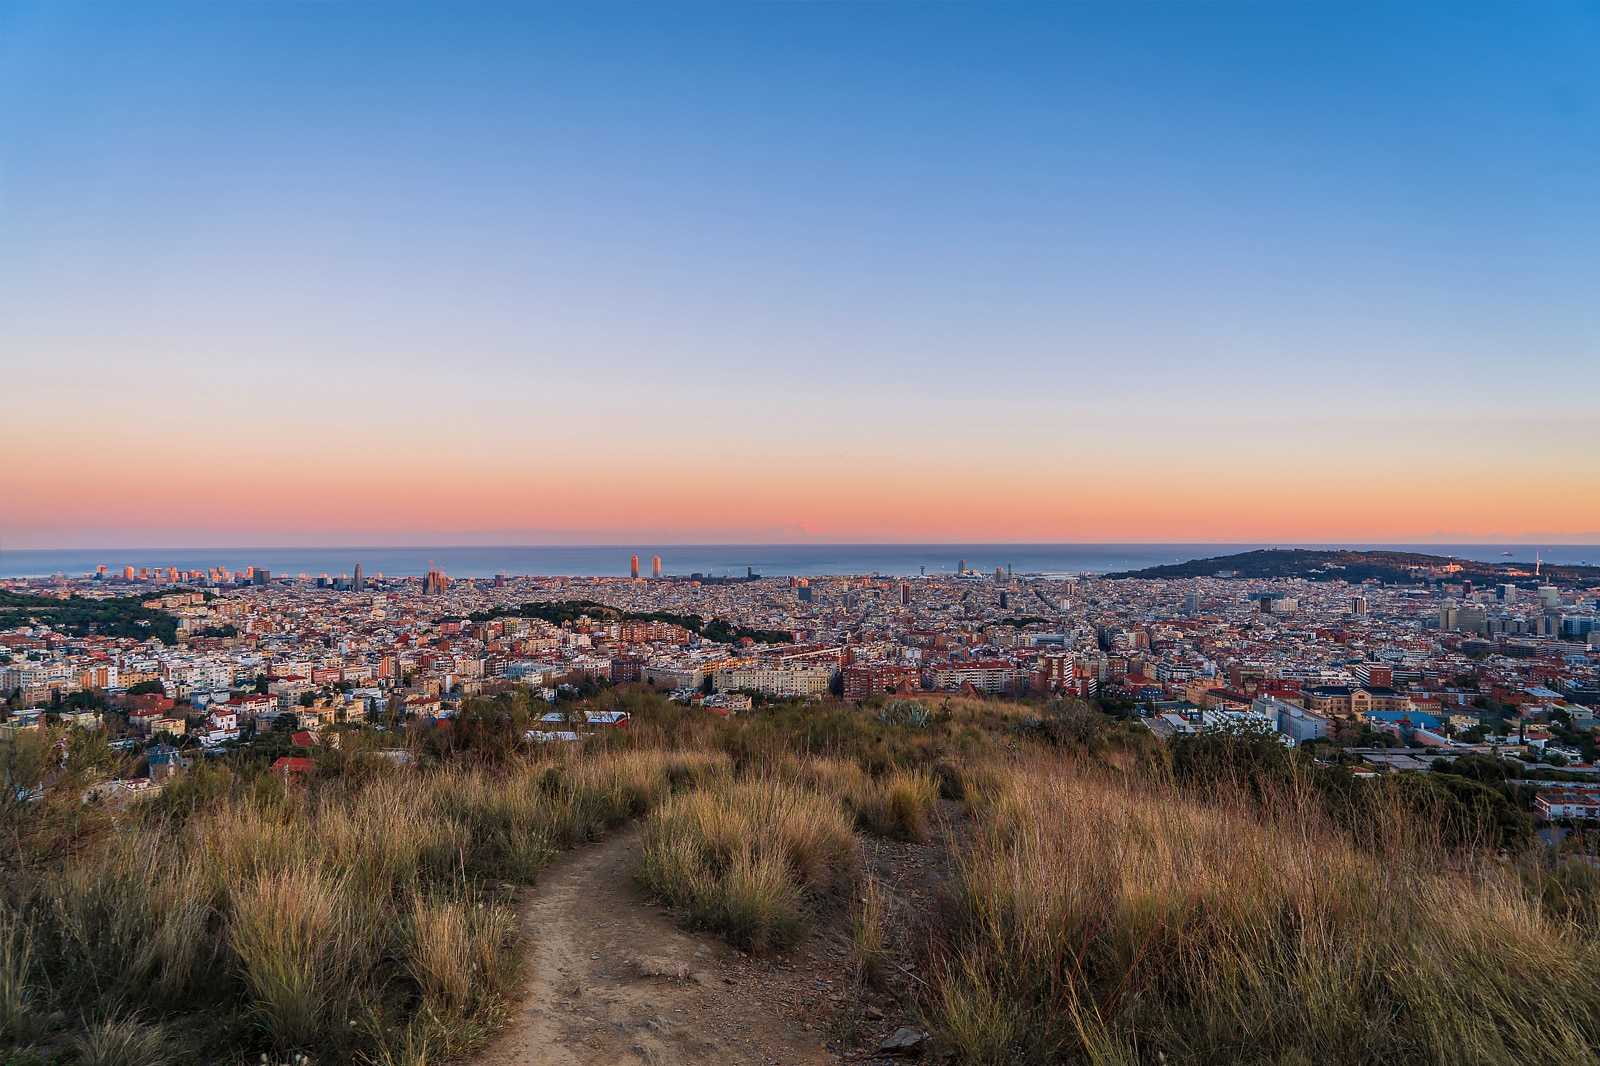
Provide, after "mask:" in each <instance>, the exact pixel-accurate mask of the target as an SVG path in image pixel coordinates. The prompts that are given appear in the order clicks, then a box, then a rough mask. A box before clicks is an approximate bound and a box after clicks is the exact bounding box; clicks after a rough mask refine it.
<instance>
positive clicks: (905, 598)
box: [900, 581, 911, 607]
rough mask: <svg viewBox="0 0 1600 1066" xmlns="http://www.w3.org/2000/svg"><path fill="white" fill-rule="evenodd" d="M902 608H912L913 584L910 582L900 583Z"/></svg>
mask: <svg viewBox="0 0 1600 1066" xmlns="http://www.w3.org/2000/svg"><path fill="white" fill-rule="evenodd" d="M900 606H902V607H910V606H911V582H909V581H903V582H901V583H900Z"/></svg>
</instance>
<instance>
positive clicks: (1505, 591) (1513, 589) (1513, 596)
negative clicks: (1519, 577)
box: [1500, 585, 1517, 603]
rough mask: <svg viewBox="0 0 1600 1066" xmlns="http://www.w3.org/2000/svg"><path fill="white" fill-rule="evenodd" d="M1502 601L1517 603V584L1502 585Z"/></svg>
mask: <svg viewBox="0 0 1600 1066" xmlns="http://www.w3.org/2000/svg"><path fill="white" fill-rule="evenodd" d="M1500 602H1501V603H1516V602H1517V586H1515V585H1501V586H1500Z"/></svg>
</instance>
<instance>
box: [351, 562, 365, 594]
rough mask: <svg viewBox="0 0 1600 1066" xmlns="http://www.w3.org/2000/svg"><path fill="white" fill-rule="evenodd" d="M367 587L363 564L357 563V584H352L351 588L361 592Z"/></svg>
mask: <svg viewBox="0 0 1600 1066" xmlns="http://www.w3.org/2000/svg"><path fill="white" fill-rule="evenodd" d="M366 587H367V579H366V578H364V577H362V576H361V564H360V563H357V564H356V580H355V584H353V585H351V588H353V589H355V590H356V591H357V592H360V591H361V590H362V589H364V588H366Z"/></svg>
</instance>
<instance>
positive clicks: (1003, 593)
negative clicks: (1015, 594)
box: [1000, 589, 1011, 611]
mask: <svg viewBox="0 0 1600 1066" xmlns="http://www.w3.org/2000/svg"><path fill="white" fill-rule="evenodd" d="M1010 605H1011V604H1010V600H1009V599H1008V598H1007V596H1006V590H1005V589H1001V590H1000V609H1001V610H1002V611H1004V610H1005V609H1006V608H1008V607H1009V606H1010Z"/></svg>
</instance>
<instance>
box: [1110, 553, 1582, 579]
mask: <svg viewBox="0 0 1600 1066" xmlns="http://www.w3.org/2000/svg"><path fill="white" fill-rule="evenodd" d="M1452 567H1454V568H1456V569H1451V568H1452ZM1218 575H1225V576H1228V577H1257V578H1260V577H1303V578H1308V579H1310V580H1312V581H1335V580H1342V581H1365V580H1366V579H1368V578H1376V579H1377V580H1379V581H1382V582H1384V583H1386V584H1393V583H1396V582H1414V581H1420V580H1423V579H1425V578H1451V579H1454V580H1461V579H1463V578H1465V579H1469V580H1472V581H1482V582H1491V581H1493V582H1510V583H1514V584H1518V585H1529V586H1531V585H1533V584H1535V583H1536V581H1535V578H1534V576H1533V567H1532V566H1529V565H1527V564H1524V563H1520V562H1519V563H1483V562H1475V561H1473V560H1470V559H1454V558H1450V557H1448V556H1443V555H1424V554H1422V553H1421V552H1393V551H1313V550H1310V549H1307V548H1267V549H1263V550H1261V551H1253V552H1242V553H1240V554H1238V555H1218V556H1215V557H1213V558H1210V559H1194V560H1191V561H1189V562H1187V563H1170V564H1168V565H1166V566H1151V567H1147V568H1146V569H1144V570H1125V571H1123V572H1121V573H1116V574H1107V575H1106V576H1107V577H1111V578H1182V577H1215V576H1218ZM1538 580H1541V581H1547V582H1554V583H1557V584H1566V583H1590V582H1600V566H1563V565H1552V564H1549V563H1546V564H1544V565H1543V566H1541V567H1540V570H1539V579H1538Z"/></svg>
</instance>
